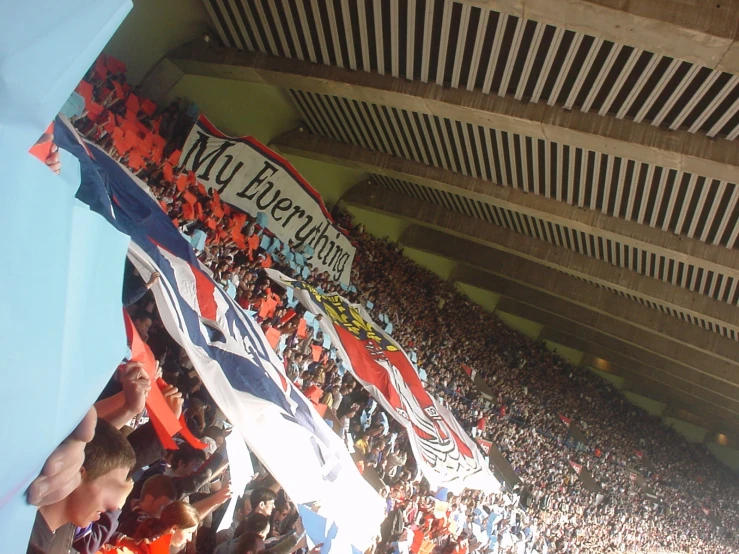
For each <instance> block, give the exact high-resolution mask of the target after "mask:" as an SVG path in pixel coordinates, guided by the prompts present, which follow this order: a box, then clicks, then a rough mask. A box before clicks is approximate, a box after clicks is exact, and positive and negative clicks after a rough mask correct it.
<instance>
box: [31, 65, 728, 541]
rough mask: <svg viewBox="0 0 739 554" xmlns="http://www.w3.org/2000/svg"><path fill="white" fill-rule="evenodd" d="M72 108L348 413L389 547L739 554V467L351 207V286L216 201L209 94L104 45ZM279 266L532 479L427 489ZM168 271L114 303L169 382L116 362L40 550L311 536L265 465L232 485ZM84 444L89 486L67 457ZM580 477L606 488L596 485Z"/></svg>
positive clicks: (347, 434) (318, 390) (292, 372)
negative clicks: (164, 317) (392, 346)
mask: <svg viewBox="0 0 739 554" xmlns="http://www.w3.org/2000/svg"><path fill="white" fill-rule="evenodd" d="M65 113H67V115H68V116H70V118H71V119H72V121H73V122H74V124H75V125H76V127H77V128H78V130H79V131H80V132H81V133H82V134H84V135H85V136H86V137H87V138H88V139H90V140H92V141H94V142H96V143H97V144H99V145H101V146H102V147H103V148H105V149H106V150H107V151H108V152H109V153H111V155H113V156H114V157H115V158H116V159H118V160H119V161H120V162H121V163H123V164H125V165H126V166H128V167H129V169H130V170H131V171H132V172H133V173H134V174H136V175H137V176H138V177H139V178H140V179H142V180H143V181H144V182H145V183H147V184H148V186H149V188H150V191H151V193H152V194H153V195H154V197H155V198H157V200H158V201H159V202H160V205H161V206H162V209H163V210H165V212H167V214H168V215H169V217H170V218H171V219H172V221H173V223H174V225H176V226H177V227H178V228H179V229H180V231H181V232H182V234H183V235H184V236H185V237H186V238H188V240H189V241H190V242H191V244H192V245H193V247H194V248H195V249H196V252H197V253H198V256H199V258H200V260H201V261H202V262H203V264H204V265H205V266H206V267H208V268H209V269H210V270H211V272H212V275H213V278H214V280H215V281H216V282H218V283H219V284H220V285H221V286H223V288H224V289H225V290H226V291H227V292H228V293H229V294H231V295H232V296H233V297H234V298H235V299H236V300H237V301H238V303H239V304H240V305H241V306H242V307H243V308H244V309H245V310H248V311H249V312H250V313H251V314H252V317H255V318H256V319H257V320H258V321H259V322H260V324H261V326H262V329H263V330H264V331H265V333H266V334H267V336H268V337H271V344H272V345H273V346H274V348H275V350H276V351H277V352H278V353H279V355H280V356H281V357H282V359H283V360H284V365H285V372H286V375H287V376H288V378H289V379H291V380H292V381H293V382H295V383H296V384H297V385H298V386H299V387H300V388H301V389H302V390H303V391H304V393H305V394H306V396H307V397H308V398H310V399H311V400H312V401H314V402H315V403H316V404H323V405H325V406H326V411H327V414H330V415H331V416H332V417H335V421H336V422H338V425H335V427H334V428H335V430H336V431H337V432H338V433H339V434H340V435H341V436H342V438H343V439H344V441H345V443H346V445H347V448H348V449H349V451H350V452H352V455H353V457H354V459H355V461H356V463H357V466H358V467H359V468H360V470H361V471H363V473H364V475H365V476H366V477H367V479H368V481H370V482H371V483H373V484H374V485H375V486H376V488H377V489H378V492H379V493H380V494H381V495H382V496H383V497H384V498H385V499H386V503H387V507H386V513H387V517H386V519H385V522H384V523H383V525H382V528H381V530H380V537H379V539H378V544H377V545H376V547H375V549H376V551H377V552H379V553H385V552H398V553H408V552H413V553H424V554H429V553H432V552H433V553H444V554H446V553H456V554H462V553H468V552H469V553H473V552H479V553H483V552H491V553H497V554H511V553H516V554H524V553H529V554H531V553H540V554H543V553H554V552H561V553H571V554H575V553H585V552H631V551H633V552H646V551H650V552H652V551H675V552H694V553H729V552H736V551H739V550H737V548H738V546H739V543H737V538H736V536H735V535H734V534H733V533H732V530H735V529H739V489H738V488H737V479H736V475H735V474H732V473H731V472H730V471H729V470H727V469H726V468H725V467H724V466H722V465H721V464H719V463H718V462H717V461H716V460H715V458H713V456H712V455H710V453H709V452H708V451H707V450H705V449H704V448H702V447H696V446H690V445H688V444H687V443H686V442H685V440H684V439H683V438H682V437H680V436H679V435H678V434H677V433H675V432H674V431H673V430H672V429H670V428H668V427H665V426H664V425H663V424H662V423H661V422H660V421H659V420H658V419H656V418H652V417H649V416H648V415H647V414H646V413H645V412H644V411H642V410H641V409H640V408H637V407H635V406H633V405H631V404H629V403H628V402H627V401H626V400H625V399H624V397H623V396H621V395H620V394H619V393H618V391H616V390H615V389H613V388H612V387H611V386H610V385H609V384H608V383H606V382H604V381H602V380H600V379H599V378H597V377H595V376H593V375H592V374H590V373H588V372H585V371H583V370H581V369H580V368H575V367H572V366H571V365H570V364H569V363H568V362H566V361H565V360H564V359H563V358H561V357H560V356H558V355H557V354H556V353H555V352H551V351H550V350H548V349H547V348H546V347H545V346H544V345H543V344H542V343H540V342H537V341H535V340H532V339H530V338H528V337H526V336H524V335H523V334H521V333H519V332H517V331H514V330H512V329H510V328H508V327H507V326H506V325H504V324H503V322H502V321H500V320H499V319H498V318H497V317H496V316H495V315H493V314H490V313H488V312H486V311H485V310H483V309H482V308H481V307H480V306H478V305H476V304H474V303H472V302H470V300H468V299H467V298H466V297H465V296H464V295H463V294H461V293H460V292H459V291H457V290H455V289H454V288H453V286H452V285H451V284H450V283H448V282H445V281H443V280H441V279H440V278H439V277H437V276H436V275H434V274H433V273H431V272H430V271H427V270H425V269H423V268H421V267H420V266H418V265H417V264H415V263H414V262H412V261H411V260H409V259H408V258H406V257H404V256H403V253H402V250H401V248H400V247H399V246H398V245H397V244H394V243H392V242H390V241H388V240H381V239H378V238H376V237H374V236H372V235H370V234H369V233H366V232H365V230H364V228H363V227H362V225H354V224H353V222H352V219H351V216H350V215H349V214H348V213H347V212H343V211H342V210H341V207H340V206H335V207H334V209H333V215H334V218H335V220H336V221H337V223H339V224H340V225H341V226H342V227H344V228H345V229H348V233H349V237H350V239H351V240H352V242H353V244H354V245H355V246H356V248H357V256H356V259H355V262H354V266H353V268H352V279H351V283H352V286H351V287H348V288H347V287H342V286H339V285H338V284H336V283H334V282H332V281H331V280H330V279H329V277H328V275H327V274H325V273H318V272H317V271H315V270H310V269H309V270H308V271H305V270H304V269H303V268H302V267H300V266H299V265H297V264H296V263H295V261H296V260H299V259H300V256H301V255H305V254H306V253H307V251H306V247H305V245H283V246H282V247H280V248H277V249H274V248H272V247H271V246H269V245H273V244H274V240H273V238H272V237H271V235H270V233H269V231H268V230H267V228H266V227H265V225H264V222H263V221H262V222H258V221H257V214H245V213H241V212H239V211H238V210H236V209H234V208H233V207H230V206H228V205H227V204H225V203H222V202H221V201H220V199H219V197H218V195H217V193H214V192H213V191H208V190H206V189H205V187H203V186H202V185H201V184H199V183H198V182H197V180H196V178H195V176H194V174H192V173H190V172H188V171H186V170H184V169H181V168H179V167H178V166H177V163H178V159H179V154H180V150H179V149H180V148H181V147H182V144H183V143H184V140H185V138H186V136H187V134H188V132H189V129H190V128H191V126H192V124H193V123H194V121H195V119H196V117H197V110H193V109H191V108H190V109H188V108H187V107H184V106H180V105H179V104H178V103H173V104H171V105H169V106H167V107H165V108H163V109H160V108H158V107H157V106H156V105H154V104H153V103H152V102H150V101H149V100H147V99H144V98H142V97H141V96H140V91H138V90H137V89H135V88H132V87H130V86H129V85H127V84H126V81H125V66H124V65H123V64H121V63H120V62H118V61H117V60H114V59H113V58H106V57H104V56H101V57H100V59H99V60H98V62H97V63H96V64H95V66H94V67H93V68H91V70H90V72H89V74H88V75H87V76H86V78H85V81H83V83H81V84H80V87H78V89H77V93H76V94H75V95H73V97H72V98H71V99H70V102H68V106H66V110H65ZM259 223H261V224H259ZM265 237H267V238H268V240H266V241H265V240H264V239H265ZM265 246H266V248H265ZM285 246H286V247H285ZM267 267H272V268H273V269H276V270H279V271H281V272H283V273H285V274H286V275H288V276H291V277H294V278H296V279H298V280H303V281H306V282H308V283H309V284H311V285H312V286H313V287H316V288H318V289H320V290H322V291H324V292H326V293H332V292H336V293H340V294H342V295H343V296H345V297H346V298H348V299H349V300H351V301H353V302H356V303H361V304H362V305H364V306H367V308H368V310H369V311H370V313H372V315H373V317H374V319H375V321H383V320H386V321H389V322H390V323H391V325H392V327H390V326H388V327H387V328H388V329H392V336H393V338H394V339H395V340H396V341H397V342H398V343H399V344H400V345H402V346H403V347H404V349H405V350H406V352H409V353H412V356H413V358H412V359H415V361H416V366H417V368H418V369H419V372H420V373H421V375H422V376H425V379H426V385H427V388H428V389H429V390H430V391H431V392H432V393H433V394H435V395H437V396H438V397H441V398H442V399H443V402H444V403H445V404H446V405H447V406H448V407H449V408H450V410H451V411H452V412H453V413H454V414H455V416H456V417H457V418H458V419H459V421H460V423H462V425H463V426H464V427H465V429H466V430H468V431H469V432H470V434H472V435H473V436H475V435H476V436H477V437H478V438H479V439H483V440H489V441H491V442H492V443H493V444H494V445H495V446H497V447H498V448H499V449H500V451H501V452H502V453H503V455H504V457H505V458H506V459H507V461H508V462H509V463H510V465H511V466H512V468H513V469H514V470H515V472H516V473H517V475H518V476H519V477H520V479H521V481H522V484H519V485H517V486H515V487H508V488H505V489H502V490H501V491H499V492H497V493H492V494H488V495H485V494H482V493H480V492H479V491H464V492H463V493H462V494H460V495H454V494H451V493H448V492H446V491H445V490H441V491H436V490H429V487H428V483H427V482H426V481H425V480H424V479H423V478H422V476H420V475H419V471H418V468H417V466H416V464H415V461H414V459H413V454H412V452H411V449H410V447H409V441H408V437H407V433H406V431H405V430H403V429H402V428H401V426H400V425H398V424H397V423H396V422H394V421H393V420H392V418H390V417H389V416H388V415H387V414H386V413H385V412H384V411H383V409H382V408H381V407H380V406H378V404H377V403H376V402H375V401H374V400H373V399H372V398H371V396H370V395H369V394H368V393H367V392H366V391H365V390H364V389H363V388H362V387H361V386H360V385H359V384H358V383H357V382H356V381H355V380H354V379H353V378H352V376H351V375H350V373H349V372H346V371H345V370H344V368H343V367H342V364H341V362H340V361H339V360H338V359H337V356H336V353H335V350H334V349H333V348H332V347H331V346H326V343H325V342H324V339H323V337H322V334H321V332H320V330H319V326H318V325H317V324H316V323H311V324H306V322H307V320H308V319H309V316H306V314H305V309H304V308H303V307H302V306H300V305H299V304H298V305H295V304H294V301H293V302H291V300H290V299H289V295H288V294H287V293H286V291H285V290H284V289H282V288H281V287H280V286H278V285H276V284H275V283H273V282H271V281H270V280H269V278H268V277H267V275H266V273H265V271H264V269H265V268H267ZM156 281H157V276H156V274H155V275H154V276H152V278H151V279H150V280H149V281H148V282H144V281H143V280H142V279H141V277H140V276H138V275H137V274H136V272H135V271H134V270H133V268H132V267H131V266H128V267H127V273H126V277H125V280H124V291H123V304H124V306H125V307H126V310H127V311H128V313H129V314H130V316H131V318H132V320H133V325H134V327H135V328H136V330H137V332H138V334H139V335H140V336H141V339H142V340H143V341H144V342H146V343H147V345H148V346H149V347H150V348H151V350H152V352H153V354H154V356H155V357H156V359H157V360H158V361H159V372H160V376H161V381H158V383H159V385H156V384H155V385H152V384H151V381H150V379H149V377H148V376H147V375H146V373H145V372H144V370H143V368H142V367H141V364H139V363H138V362H130V361H124V363H123V364H121V366H120V367H119V368H118V369H116V370H115V375H114V376H113V378H112V379H111V382H110V384H109V386H108V387H107V388H106V390H105V391H104V392H103V393H102V394H101V397H100V400H99V401H98V403H97V404H96V406H95V408H96V410H91V413H90V414H89V415H88V417H87V418H86V419H85V421H83V422H82V423H81V424H80V427H78V429H77V430H76V431H75V433H74V434H73V435H72V436H71V437H70V438H69V439H68V440H67V441H65V443H64V444H63V445H62V446H60V447H59V449H57V451H56V452H55V453H54V454H53V455H52V457H51V458H50V459H49V461H48V462H47V464H46V466H45V468H44V472H43V473H42V474H41V476H40V477H39V478H38V479H37V480H36V481H35V482H34V484H33V485H32V486H31V488H30V489H29V500H30V501H31V502H32V503H34V504H36V505H39V506H41V507H40V509H39V512H38V516H37V521H36V525H35V527H34V532H33V536H32V539H31V543H30V545H29V552H45V553H47V554H51V553H52V552H54V553H56V552H68V551H69V548H70V544H71V545H72V548H74V549H75V550H76V551H78V552H80V553H90V554H93V553H95V552H120V553H124V552H125V553H127V552H134V553H136V552H142V553H150V552H151V553H154V552H189V553H192V552H197V553H211V552H215V553H217V554H251V553H258V552H259V553H261V552H274V553H288V552H295V551H298V550H299V549H304V550H306V549H307V543H306V541H305V538H304V535H305V532H304V529H303V528H302V525H301V522H300V518H299V517H298V514H297V510H296V506H295V505H294V504H293V503H292V502H291V500H290V498H289V497H288V496H287V495H286V494H285V491H284V490H282V489H281V487H280V485H279V483H277V482H275V480H274V479H273V478H272V477H271V476H270V475H269V474H268V473H267V472H266V471H265V470H264V469H263V468H261V469H259V472H258V474H257V476H256V477H255V479H254V480H253V481H252V482H251V483H250V484H249V485H248V486H247V489H246V490H245V491H231V490H230V488H229V486H228V482H229V481H228V473H229V470H228V460H227V456H226V452H225V447H224V437H225V435H227V434H228V433H229V432H230V425H229V424H228V422H227V421H226V420H225V418H224V416H223V414H222V413H221V412H220V411H219V410H218V407H217V406H216V405H215V404H214V402H213V400H212V398H211V397H210V395H209V394H208V391H207V390H206V389H205V388H204V387H203V385H202V382H201V381H200V379H199V377H198V374H197V372H196V371H195V370H194V368H193V365H192V363H191V362H190V360H189V359H188V358H187V356H186V354H185V353H184V351H183V350H182V349H181V348H180V347H179V346H178V345H177V343H176V342H175V341H174V340H173V339H172V338H171V337H170V336H169V334H168V333H167V331H166V330H165V328H164V326H163V324H162V322H161V320H160V318H159V316H158V314H157V308H156V304H155V302H154V301H153V297H152V294H151V292H150V289H151V288H152V287H154V286H156ZM463 364H464V365H467V366H469V367H472V368H474V369H475V370H476V371H477V372H478V373H479V374H480V375H481V376H482V377H483V378H484V380H485V381H486V382H487V384H488V385H489V387H490V388H491V389H492V391H493V393H494V395H493V397H492V398H491V397H484V396H482V395H480V394H479V391H477V390H476V388H475V386H474V384H473V381H472V380H471V379H470V377H469V376H468V375H467V374H466V373H465V372H464V371H463V369H462V366H463ZM152 386H160V388H161V390H162V393H163V395H164V397H165V399H166V401H167V403H168V405H169V406H170V407H171V408H172V410H173V411H174V412H175V413H176V414H179V413H180V412H181V413H182V414H183V415H184V421H185V422H186V424H187V427H188V429H189V430H190V431H191V432H192V434H193V435H195V437H197V439H198V440H199V441H201V442H203V443H205V445H206V447H205V448H204V449H198V448H195V447H192V446H190V445H188V444H182V445H180V448H179V450H177V451H167V450H166V449H165V448H164V447H163V446H162V444H161V443H160V441H159V439H158V438H157V435H156V433H155V431H154V429H153V428H152V424H151V422H146V417H142V415H141V414H142V412H145V410H144V405H145V400H146V398H147V395H148V393H149V390H150V388H151V387H152ZM96 419H97V422H96ZM576 427H577V428H578V429H580V430H581V433H580V434H577V435H576V434H575V433H574V432H573V430H574V429H575V428H576ZM583 435H584V440H583ZM83 451H84V454H85V456H84V462H83V466H82V467H83V471H82V474H81V475H82V477H81V481H80V479H79V478H73V477H72V475H71V473H73V472H71V471H70V468H72V469H74V467H75V466H74V463H75V460H79V459H80V458H81V453H82V452H83ZM58 460H64V463H62V464H61V465H60V464H58V463H57V461H58ZM255 462H256V464H255V467H256V468H259V467H260V466H259V464H258V461H257V460H255ZM77 467H79V462H78V465H77ZM577 468H580V469H577ZM583 471H586V472H588V473H589V474H590V475H592V478H593V479H594V480H595V485H596V486H595V487H593V486H589V487H586V486H585V480H584V479H581V478H579V476H578V473H579V475H580V476H582V475H583V473H582V472H583ZM65 472H66V473H65ZM232 494H236V495H237V496H238V497H239V500H238V503H237V509H236V511H235V517H234V521H233V524H232V525H231V526H230V527H229V528H228V529H227V530H224V531H221V532H219V533H216V532H215V531H216V529H217V523H218V522H219V521H220V518H221V516H222V513H223V511H224V510H225V504H226V502H227V501H228V500H229V498H230V497H231V495H232ZM120 508H122V510H121V509H120ZM707 512H708V513H707ZM162 544H166V545H167V546H165V547H164V549H163V550H157V548H162Z"/></svg>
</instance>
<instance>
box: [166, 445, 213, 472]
mask: <svg viewBox="0 0 739 554" xmlns="http://www.w3.org/2000/svg"><path fill="white" fill-rule="evenodd" d="M204 462H205V452H203V451H202V450H198V449H197V448H193V447H192V446H190V445H185V444H183V445H181V446H180V448H179V450H176V451H175V452H174V454H172V460H171V464H172V472H173V473H174V474H175V475H176V476H177V477H185V476H186V475H190V474H192V473H195V472H196V471H197V470H198V469H199V468H200V466H201V465H203V463H204Z"/></svg>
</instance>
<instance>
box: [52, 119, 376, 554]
mask: <svg viewBox="0 0 739 554" xmlns="http://www.w3.org/2000/svg"><path fill="white" fill-rule="evenodd" d="M56 127H57V129H56V132H55V140H56V142H57V144H58V145H59V147H60V148H62V149H65V150H68V151H69V152H71V153H72V154H73V155H75V156H76V157H77V158H78V159H79V160H80V165H81V174H82V179H81V185H80V189H79V191H78V193H77V198H78V199H79V200H81V201H82V202H84V203H86V204H87V205H89V206H90V207H91V208H92V209H93V210H94V211H96V212H97V213H99V214H100V215H102V216H103V217H105V218H106V219H107V220H108V221H109V222H110V224H111V225H113V226H115V227H116V228H117V229H119V230H120V231H122V232H123V233H125V234H127V235H129V236H131V239H132V240H131V244H132V246H131V249H130V251H129V257H130V259H131V261H132V262H133V263H134V265H135V266H136V268H137V269H138V270H139V272H140V273H141V274H142V277H143V278H144V279H147V278H148V276H149V275H150V274H151V273H152V272H154V271H156V272H159V274H160V285H159V286H156V287H154V296H155V298H156V302H157V308H158V310H159V314H160V316H161V318H162V320H163V322H164V325H165V327H166V328H167V331H168V332H169V333H170V334H171V335H172V337H173V338H174V339H175V340H176V341H177V342H178V343H179V344H180V345H181V346H182V347H183V348H184V349H185V351H186V352H187V354H188V356H189V357H190V359H191V361H192V363H193V365H194V367H195V369H196V370H197V371H198V374H199V375H200V377H201V379H202V380H203V383H204V385H205V386H206V388H207V389H208V391H209V392H210V394H211V395H212V397H213V399H214V400H215V402H216V403H217V404H218V406H219V408H220V409H221V410H222V411H223V413H224V414H225V415H226V416H227V417H228V418H229V420H230V421H231V423H232V424H233V425H234V426H235V427H236V428H237V429H238V430H239V431H240V432H241V434H242V435H243V436H244V439H245V440H246V442H247V444H248V445H249V448H250V449H251V450H252V451H253V452H254V453H255V454H256V455H257V456H258V457H259V459H260V460H261V461H262V463H264V465H265V466H266V467H267V469H268V470H269V471H270V472H271V473H272V475H273V476H274V477H275V479H276V480H277V481H278V482H279V483H280V484H281V485H282V486H283V487H284V488H285V491H286V492H287V493H288V495H289V496H290V497H291V499H292V500H294V501H295V502H297V503H300V504H304V503H310V502H319V503H320V506H321V512H322V513H324V514H325V515H326V516H327V517H330V518H331V519H332V520H334V521H335V522H336V523H337V526H338V527H339V528H340V529H341V531H342V532H345V533H347V535H349V536H351V537H352V539H353V543H354V544H360V543H362V542H363V541H366V543H367V545H369V542H370V541H371V538H372V535H373V534H375V533H376V532H377V529H378V527H379V524H380V522H381V521H382V519H383V507H384V502H383V501H382V499H381V498H380V497H379V495H377V493H376V492H375V491H374V490H373V489H372V488H371V487H370V485H369V484H368V483H367V482H366V481H365V480H364V479H363V478H362V476H361V475H360V474H359V472H358V470H357V468H356V466H355V465H354V463H353V461H352V459H351V457H350V455H349V453H348V452H347V451H346V448H345V446H344V445H343V443H342V441H341V439H340V438H339V437H338V435H336V434H335V433H334V432H333V431H332V430H331V428H330V427H329V426H328V425H327V424H326V422H325V421H324V420H323V419H322V418H321V416H320V415H319V414H318V412H316V410H315V409H314V408H313V406H312V404H311V402H310V401H309V400H308V399H306V398H305V396H303V394H302V393H301V392H300V391H299V390H298V389H297V388H296V387H295V386H294V385H293V384H292V383H291V382H290V381H289V380H288V379H287V378H286V377H285V374H284V370H283V367H282V363H281V361H280V360H279V359H278V358H277V355H276V354H275V352H274V350H273V349H272V348H271V347H270V345H269V343H268V341H267V339H266V337H265V335H264V333H263V332H262V330H261V328H260V327H259V325H258V324H257V323H256V322H255V321H254V320H253V319H251V318H250V317H249V316H248V315H247V314H246V312H244V310H243V309H241V307H240V306H238V305H237V304H236V303H235V302H234V301H233V299H231V297H229V296H228V294H226V292H225V291H224V290H223V289H222V288H221V287H219V286H218V285H216V283H215V282H214V281H213V280H212V279H211V277H210V276H209V275H208V273H207V272H206V271H205V270H204V269H203V268H202V267H201V265H200V262H199V261H198V259H197V258H196V256H195V253H194V252H193V250H192V248H191V246H190V244H189V243H188V242H187V241H186V240H185V239H184V238H183V237H182V236H181V235H180V233H179V231H178V230H177V229H176V228H175V226H174V225H172V222H171V221H170V220H169V219H168V217H167V215H166V214H165V213H164V212H163V211H162V209H161V207H160V206H159V205H158V204H157V202H156V201H155V200H154V199H153V198H152V197H151V196H149V194H148V193H147V192H146V190H145V185H144V184H143V183H142V182H141V181H139V180H138V179H136V178H135V177H134V176H132V175H131V173H130V172H129V171H128V170H127V169H126V168H124V167H123V166H121V165H120V164H119V163H118V162H116V161H115V160H113V159H112V158H111V157H110V156H108V155H107V154H106V153H105V152H103V151H102V150H101V149H99V148H97V147H96V146H94V145H87V146H84V145H82V144H81V143H80V141H79V139H78V136H77V134H76V132H75V131H74V130H73V129H72V128H71V127H70V126H69V125H68V124H65V123H64V122H62V121H60V120H58V122H57V126H56Z"/></svg>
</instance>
